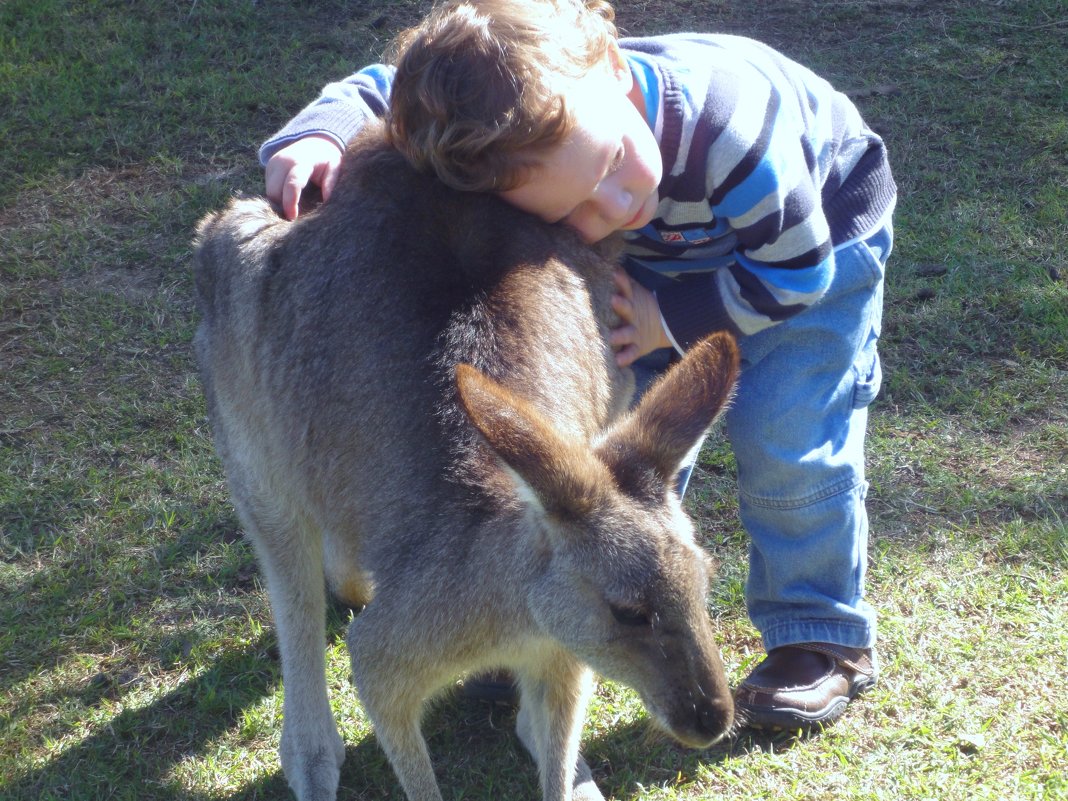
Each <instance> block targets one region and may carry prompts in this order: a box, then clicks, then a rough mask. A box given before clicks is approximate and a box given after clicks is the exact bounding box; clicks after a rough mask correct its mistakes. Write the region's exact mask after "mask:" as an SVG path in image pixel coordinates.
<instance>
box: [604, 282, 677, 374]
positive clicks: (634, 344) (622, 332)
mask: <svg viewBox="0 0 1068 801" xmlns="http://www.w3.org/2000/svg"><path fill="white" fill-rule="evenodd" d="M615 280H616V290H617V291H616V294H614V295H613V296H612V308H613V309H614V310H615V312H616V314H618V315H619V316H620V319H622V321H623V324H622V325H620V326H619V327H618V328H614V329H612V334H611V337H610V340H609V341H610V342H611V343H612V347H613V348H614V349H615V352H616V364H618V365H619V366H620V367H626V366H627V365H629V364H631V363H632V362H634V361H635V360H636V359H639V358H641V357H642V356H644V355H645V354H646V353H650V352H652V351H654V350H656V349H657V348H670V347H671V341H670V340H669V339H668V337H667V332H666V331H664V323H663V320H662V319H661V317H660V304H658V303H657V302H656V295H654V294H653V293H652V292H650V291H649V290H648V289H646V288H645V287H643V286H642V285H641V284H639V283H638V282H636V281H634V280H633V279H632V278H631V277H630V276H629V275H627V273H626V272H625V271H623V270H622V269H617V270H616V274H615Z"/></svg>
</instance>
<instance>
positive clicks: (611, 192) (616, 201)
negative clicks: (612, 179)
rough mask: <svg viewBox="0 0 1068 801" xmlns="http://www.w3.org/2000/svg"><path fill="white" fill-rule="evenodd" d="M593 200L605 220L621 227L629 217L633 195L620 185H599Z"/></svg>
mask: <svg viewBox="0 0 1068 801" xmlns="http://www.w3.org/2000/svg"><path fill="white" fill-rule="evenodd" d="M595 200H596V201H597V209H598V211H600V213H601V216H602V217H603V218H604V219H605V220H608V221H610V222H613V223H617V224H619V225H623V224H624V223H625V222H627V219H628V217H629V212H630V210H631V209H630V207H631V205H632V204H633V202H634V195H633V194H632V193H631V192H629V191H628V190H627V189H626V188H625V187H623V186H621V185H610V184H608V185H606V184H601V185H600V186H598V187H597V192H596V194H595Z"/></svg>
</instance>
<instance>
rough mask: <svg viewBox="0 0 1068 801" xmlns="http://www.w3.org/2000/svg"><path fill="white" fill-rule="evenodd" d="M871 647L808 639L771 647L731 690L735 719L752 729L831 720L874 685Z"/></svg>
mask: <svg viewBox="0 0 1068 801" xmlns="http://www.w3.org/2000/svg"><path fill="white" fill-rule="evenodd" d="M878 672H879V671H878V661H877V659H876V656H875V651H874V650H872V649H871V648H847V647H845V646H844V645H832V644H829V643H819V642H808V643H800V644H798V645H786V646H783V647H782V648H773V649H772V650H771V651H769V652H768V655H767V657H766V658H765V659H764V661H763V662H761V663H760V664H759V665H757V667H756V669H755V670H754V671H753V672H752V673H750V674H749V678H747V679H746V680H745V681H744V682H742V684H741V686H739V687H738V690H737V692H735V694H734V703H735V707H736V709H737V712H738V717H739V720H740V722H744V723H745V724H746V725H748V726H751V727H753V728H756V729H773V730H779V729H809V728H812V727H814V726H817V725H824V724H827V723H830V722H831V721H834V720H837V719H838V718H839V717H840V716H841V714H842V713H843V712H844V711H845V708H846V705H847V704H848V703H849V702H850V701H851V700H853V699H854V698H855V697H856V696H857V695H859V694H860V693H862V692H864V691H865V690H867V689H870V688H871V687H872V686H874V684H875V681H876V678H877V677H878Z"/></svg>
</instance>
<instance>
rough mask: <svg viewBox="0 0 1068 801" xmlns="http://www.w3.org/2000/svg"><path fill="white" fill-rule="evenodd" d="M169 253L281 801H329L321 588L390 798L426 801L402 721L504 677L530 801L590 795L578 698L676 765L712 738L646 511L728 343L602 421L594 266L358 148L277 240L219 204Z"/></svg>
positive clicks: (693, 625) (720, 682)
mask: <svg viewBox="0 0 1068 801" xmlns="http://www.w3.org/2000/svg"><path fill="white" fill-rule="evenodd" d="M195 252H196V266H195V279H196V288H197V294H198V302H199V307H200V313H201V322H200V325H199V328H198V331H197V334H196V340H195V345H196V352H197V357H198V361H199V365H200V370H201V375H202V380H203V385H204V389H205V394H206V397H207V400H208V409H209V415H210V419H211V424H212V429H213V434H214V438H215V442H216V447H217V451H218V453H219V456H220V458H221V461H222V463H223V465H224V468H225V471H226V475H227V479H228V483H229V487H230V490H231V494H232V496H233V502H234V505H235V507H236V510H237V512H238V514H239V516H240V519H241V521H242V525H243V527H244V529H245V531H246V534H247V536H248V537H249V538H250V539H251V541H252V543H253V545H254V547H255V551H256V554H257V558H258V561H259V564H260V566H261V570H262V572H263V574H264V576H265V580H266V585H267V589H268V592H269V596H270V602H271V607H272V611H273V614H274V619H275V625H276V628H277V633H278V640H279V646H280V652H281V663H282V675H283V681H284V687H285V692H284V708H283V712H284V715H283V727H282V739H281V748H280V756H281V763H282V768H283V771H284V773H285V775H286V778H287V780H288V782H289V784H290V786H291V788H292V789H293V791H294V792H295V794H296V796H297V798H298V799H300V801H328V800H329V799H334V798H335V796H336V793H337V787H338V782H339V774H340V766H341V764H342V760H343V757H344V751H345V749H344V744H343V742H342V739H341V737H340V735H339V734H338V730H337V726H336V723H335V721H334V719H333V716H332V714H331V710H330V705H329V702H328V697H327V688H326V680H325V656H324V650H325V648H324V646H325V628H324V626H325V623H324V618H325V602H326V591H325V589H324V588H328V589H329V590H330V591H331V592H333V593H334V594H335V595H336V596H338V597H339V598H340V599H341V600H342V601H344V602H345V603H347V604H349V605H351V606H353V607H355V608H360V607H363V608H362V611H360V612H359V613H358V614H357V615H356V616H355V617H354V619H353V621H352V623H351V625H350V626H349V629H348V632H347V638H346V639H347V645H348V648H349V652H350V657H351V660H352V672H353V678H354V683H355V686H356V689H357V692H358V694H359V698H360V700H361V703H362V705H363V707H364V709H365V711H366V713H367V714H368V716H369V717H370V719H371V721H372V723H373V726H374V730H375V733H376V736H377V738H378V740H379V742H380V743H381V745H382V747H383V749H384V750H385V752H386V754H387V756H388V758H389V760H390V763H391V765H392V767H393V769H394V771H395V773H396V775H397V778H398V779H399V781H400V784H401V786H402V787H403V790H404V792H405V793H406V795H407V797H408V799H410V801H440V799H441V794H440V792H439V789H438V786H437V783H436V781H435V778H434V772H433V769H432V766H431V761H430V757H429V755H428V752H427V748H426V743H425V741H424V739H423V736H422V733H421V731H420V718H421V713H422V710H423V708H424V705H425V703H426V701H427V700H428V699H429V698H430V697H432V696H433V695H435V694H436V693H438V692H439V691H440V690H441V689H442V688H444V687H445V686H447V685H449V684H450V683H451V682H453V681H454V680H455V678H456V677H457V676H459V675H462V674H465V673H469V672H478V671H483V670H487V669H494V668H507V669H509V670H510V671H512V672H513V673H514V674H515V676H516V677H517V684H518V687H519V692H520V711H519V714H518V716H517V726H516V728H517V733H518V736H519V738H520V740H521V741H522V743H523V744H524V746H525V747H526V749H527V750H528V751H529V752H530V753H531V755H532V756H533V758H534V759H535V761H536V763H537V767H538V770H539V775H540V781H541V787H542V791H543V799H544V801H571V799H580V800H581V801H593V799H601V798H602V795H601V794H600V792H599V791H598V790H597V787H596V786H595V784H594V782H593V780H592V778H591V775H590V771H589V769H588V767H587V766H586V764H585V762H583V760H582V759H581V757H580V755H579V740H580V735H581V729H582V723H583V721H584V717H585V707H586V702H587V700H588V698H589V695H590V693H591V692H592V687H593V679H592V672H591V671H596V672H597V673H598V674H601V675H603V676H605V677H609V678H611V679H613V680H616V681H619V682H622V683H625V684H627V685H629V686H630V687H633V688H634V689H635V690H636V691H637V692H638V693H639V694H640V696H641V698H642V701H643V703H644V705H645V706H646V708H647V710H648V712H649V714H650V716H651V717H652V719H653V720H654V721H655V722H656V723H657V724H659V726H660V727H662V728H663V729H664V730H666V731H667V732H668V733H669V734H671V735H672V736H674V737H675V738H676V739H677V740H678V741H679V742H681V743H683V744H685V745H687V746H693V747H707V746H708V745H710V744H711V743H713V742H714V741H716V740H717V739H718V738H719V737H721V736H722V735H723V734H724V733H725V731H727V730H728V728H729V727H730V726H731V723H732V718H733V701H732V698H731V695H730V692H729V689H728V686H727V681H726V677H725V675H724V671H723V666H722V663H721V662H720V657H719V653H718V649H717V647H716V645H715V642H714V638H713V634H712V630H711V626H710V620H709V615H708V611H707V607H706V595H707V584H708V581H709V575H710V567H709V561H708V559H707V557H706V555H705V553H704V552H703V551H702V549H701V548H700V547H699V546H698V545H697V544H696V542H695V539H694V532H693V527H692V524H691V523H690V521H689V520H688V518H687V517H686V516H685V514H684V512H683V511H682V508H681V504H680V501H679V498H678V496H677V494H676V492H675V491H674V489H673V487H674V476H675V473H676V471H677V469H678V467H679V465H680V462H681V461H682V460H683V458H684V456H685V454H686V453H687V452H688V451H689V450H690V449H691V448H692V447H693V446H694V445H695V443H696V442H697V441H698V440H699V438H700V437H701V436H702V435H703V434H704V432H705V431H706V430H707V429H708V427H709V426H710V425H711V424H712V423H713V421H714V419H715V417H716V416H717V414H718V412H719V411H720V409H721V408H722V407H723V405H724V404H725V403H726V402H727V401H728V398H729V395H730V393H731V391H732V386H733V382H734V379H735V376H736V372H737V369H738V355H737V350H736V348H735V345H734V342H733V340H732V339H731V338H730V337H729V336H727V335H716V336H713V337H710V338H709V339H707V340H705V341H703V342H701V343H699V344H698V345H697V346H695V347H694V348H692V349H691V350H690V352H688V353H687V355H686V356H685V357H684V358H683V359H682V360H681V362H680V363H679V364H677V365H676V366H675V367H674V368H673V369H672V370H671V371H669V373H668V374H667V375H666V376H665V377H664V378H663V379H662V380H661V381H660V382H659V383H657V384H656V385H654V386H653V387H652V388H651V389H650V390H649V391H648V392H647V393H646V394H645V395H644V397H643V398H642V400H641V402H640V403H639V404H638V405H637V406H636V408H634V409H630V410H628V406H629V404H630V398H631V395H632V393H633V375H632V374H631V371H630V370H629V369H620V368H618V367H617V366H616V364H615V361H614V357H613V353H612V349H611V346H610V345H609V344H608V340H607V334H608V330H609V329H608V326H609V325H610V324H611V323H612V322H613V315H612V312H611V309H610V298H611V295H612V286H613V278H612V273H613V270H614V265H615V262H614V260H613V258H612V255H611V253H607V252H604V251H601V250H597V249H595V248H592V247H590V246H587V245H585V244H583V243H582V242H581V240H580V239H579V238H578V236H577V235H576V234H574V233H573V232H571V231H569V230H567V229H565V228H563V227H562V226H559V225H555V226H554V225H548V224H545V223H542V222H541V221H539V220H536V219H534V218H533V217H530V216H528V215H526V214H523V213H522V212H519V211H518V210H515V209H513V208H511V207H510V206H508V205H507V204H506V203H504V202H503V201H501V200H500V199H498V198H496V197H494V196H491V195H479V194H471V193H459V192H455V191H453V190H451V189H448V188H447V187H445V186H444V185H442V184H441V183H440V182H438V181H437V180H436V179H434V178H432V177H429V176H426V175H422V174H420V173H417V172H415V171H414V170H413V169H412V168H411V167H410V166H409V165H408V164H407V163H406V162H405V161H404V159H403V157H402V156H401V155H400V154H398V153H397V152H396V151H394V150H393V149H392V148H391V147H390V146H389V145H388V144H387V143H386V141H385V138H384V135H383V133H382V130H381V128H380V127H369V128H368V130H367V131H365V132H364V133H363V134H361V136H360V137H359V138H357V140H356V141H355V142H354V143H353V144H352V145H351V146H350V148H349V150H348V151H347V153H346V155H345V158H344V161H343V168H342V175H341V177H340V180H339V181H338V183H337V186H336V188H335V190H334V196H333V197H332V198H331V201H330V202H329V203H326V204H323V205H321V206H319V207H318V208H317V209H315V210H314V211H311V212H309V213H305V214H302V215H301V216H300V217H299V218H298V219H297V220H296V221H294V222H288V221H285V220H283V219H282V218H281V217H280V216H279V215H278V214H277V213H276V212H275V211H274V210H272V208H271V206H269V205H268V204H267V203H266V202H265V201H263V200H257V199H235V200H233V201H231V203H230V205H229V206H228V208H226V209H225V210H224V211H222V212H219V213H215V214H211V215H209V216H207V217H206V218H205V219H204V220H202V221H201V223H200V225H199V227H198V231H197V239H196V243H195Z"/></svg>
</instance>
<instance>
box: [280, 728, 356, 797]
mask: <svg viewBox="0 0 1068 801" xmlns="http://www.w3.org/2000/svg"><path fill="white" fill-rule="evenodd" d="M280 756H281V758H282V771H283V772H284V773H285V775H286V781H287V782H289V786H290V788H291V789H292V790H293V793H294V794H295V795H296V796H297V799H298V801H334V799H335V798H337V786H338V782H339V781H340V778H341V763H342V762H344V761H345V743H344V742H343V741H342V739H341V735H339V734H338V733H337V730H336V729H332V730H331V731H329V732H323V733H322V735H321V736H314V735H312V736H307V734H306V733H303V732H302V733H298V732H295V731H288V730H287V731H283V732H282V747H281V749H280Z"/></svg>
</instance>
